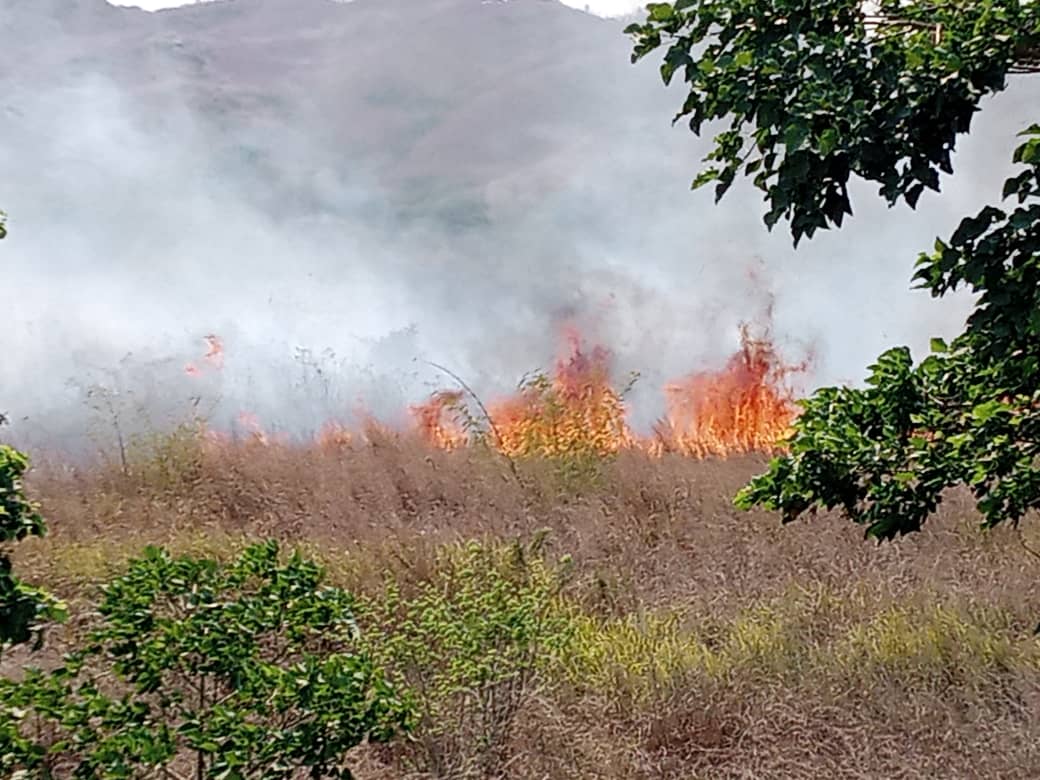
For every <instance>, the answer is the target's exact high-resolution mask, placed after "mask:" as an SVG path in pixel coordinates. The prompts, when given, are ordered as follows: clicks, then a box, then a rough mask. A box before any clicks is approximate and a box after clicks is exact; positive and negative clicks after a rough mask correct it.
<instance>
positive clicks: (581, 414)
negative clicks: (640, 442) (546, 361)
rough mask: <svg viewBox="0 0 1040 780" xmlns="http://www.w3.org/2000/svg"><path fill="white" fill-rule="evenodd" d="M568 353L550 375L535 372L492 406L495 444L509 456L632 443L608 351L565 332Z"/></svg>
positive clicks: (600, 451) (607, 451)
mask: <svg viewBox="0 0 1040 780" xmlns="http://www.w3.org/2000/svg"><path fill="white" fill-rule="evenodd" d="M566 335H567V342H568V346H569V354H568V356H567V357H565V358H561V359H560V360H558V361H557V363H556V370H555V372H554V374H553V376H552V377H551V378H549V377H547V376H544V375H538V376H535V377H534V378H533V379H530V380H528V381H527V382H525V383H524V384H523V385H522V388H521V391H520V393H519V394H518V395H517V396H516V397H514V398H511V399H506V400H504V401H500V402H499V403H497V404H495V405H493V406H492V408H491V419H492V421H493V422H494V424H495V425H494V427H495V431H496V435H497V439H498V447H499V449H500V450H501V451H502V452H503V453H505V454H506V455H510V456H523V455H541V456H549V457H553V456H558V455H566V454H572V455H576V454H580V455H612V454H614V453H616V452H618V451H619V450H621V449H622V448H624V447H626V446H631V444H632V442H633V437H632V434H631V432H630V431H629V430H628V426H627V424H626V422H625V404H624V401H623V400H622V398H621V394H620V393H619V392H618V391H617V390H615V389H614V387H613V386H612V385H611V383H610V353H609V352H608V351H607V350H605V349H603V348H602V347H595V348H593V350H592V352H591V353H586V352H585V351H583V349H582V344H581V338H580V336H579V335H578V334H577V332H575V331H570V332H568V333H567V334H566Z"/></svg>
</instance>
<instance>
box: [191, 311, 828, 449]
mask: <svg viewBox="0 0 1040 780" xmlns="http://www.w3.org/2000/svg"><path fill="white" fill-rule="evenodd" d="M565 335H566V345H567V348H566V350H565V352H564V356H563V357H561V358H560V359H559V360H557V362H556V366H555V370H554V371H553V373H552V374H551V375H546V374H537V375H535V376H534V377H532V378H529V379H526V380H525V381H524V382H522V383H521V386H520V389H519V390H518V392H517V393H516V394H514V395H513V396H511V397H508V398H504V399H500V400H498V401H497V402H495V403H493V404H491V405H490V409H489V410H488V411H487V417H489V418H490V419H484V420H483V421H482V422H483V426H482V427H484V428H486V431H484V433H485V434H486V438H487V441H488V443H490V444H491V445H492V446H495V447H496V448H497V449H498V450H499V451H501V452H502V453H504V454H505V455H508V456H510V457H529V456H536V457H537V456H540V457H558V456H570V455H580V456H584V455H588V456H599V457H604V456H610V455H614V454H617V453H618V452H621V451H623V450H636V451H642V452H644V453H646V454H649V455H654V456H659V455H663V454H664V453H676V454H679V455H683V456H686V457H691V458H706V457H727V456H730V455H737V454H741V453H748V452H772V451H775V450H777V449H779V448H780V447H781V446H782V441H783V440H784V438H785V437H786V436H787V434H788V433H789V431H790V428H791V424H792V422H793V421H794V419H795V416H796V414H797V409H796V406H795V404H794V397H793V394H792V392H791V390H790V389H789V388H788V386H787V379H788V377H789V376H790V375H791V374H792V373H797V372H804V371H805V370H806V369H807V367H808V365H807V361H806V362H805V363H802V364H799V365H788V364H786V363H784V362H783V361H782V360H781V359H780V357H779V355H778V353H777V351H776V349H775V347H774V346H773V344H772V342H771V341H770V340H769V338H768V337H764V338H757V339H756V338H753V337H752V336H751V333H750V330H749V328H747V327H746V326H745V327H742V328H741V332H740V338H741V346H740V349H739V350H738V351H737V352H736V353H735V354H734V355H733V356H732V357H731V358H730V359H729V361H728V362H727V363H726V365H725V366H724V367H723V368H722V369H720V370H717V371H699V372H696V373H693V374H690V375H689V376H687V377H685V378H683V379H680V380H677V381H674V382H671V383H669V384H667V385H666V386H665V388H664V395H665V405H666V413H665V416H664V417H663V418H662V419H660V420H659V421H658V423H657V424H656V425H655V426H654V435H653V436H652V437H650V438H645V437H639V436H637V435H635V434H634V433H633V432H632V430H631V429H630V427H629V425H628V422H627V420H626V412H627V409H626V405H625V402H624V398H623V395H624V394H623V392H621V391H619V390H618V389H617V388H616V387H615V386H614V385H613V384H612V382H611V372H610V368H611V366H610V360H611V355H610V352H609V351H608V350H606V349H604V348H603V347H600V346H595V347H593V348H592V349H591V350H590V351H587V350H586V349H585V348H584V347H583V344H582V339H581V337H580V335H579V334H578V333H577V332H576V331H573V330H572V331H569V332H567V333H566V334H565ZM207 342H208V343H209V346H210V350H209V352H208V353H207V354H206V356H205V360H206V362H207V363H208V364H209V365H210V366H211V367H213V368H216V369H218V370H219V368H220V367H221V366H222V363H223V346H222V344H221V342H220V340H219V339H218V338H217V337H216V336H211V337H208V338H207ZM196 372H197V368H196ZM192 373H194V372H192ZM466 400H467V399H466V395H465V394H464V393H463V392H462V391H458V390H441V391H438V392H436V393H434V394H433V395H431V396H430V398H429V399H428V400H427V401H426V402H424V403H421V404H417V405H415V406H412V407H410V408H409V412H410V413H411V417H412V420H413V426H414V429H415V431H416V432H417V433H418V435H419V436H420V438H421V439H422V440H423V441H424V442H425V443H426V444H428V445H429V446H432V447H435V448H438V449H442V450H455V449H459V448H461V447H464V446H467V445H468V444H470V443H472V441H473V440H474V438H473V437H471V433H474V432H476V431H477V429H478V428H479V427H481V426H480V425H479V424H480V423H481V420H479V419H474V418H473V417H471V416H470V414H469V411H468V409H467V405H466ZM481 413H482V414H484V409H483V407H481ZM359 414H360V416H361V418H362V419H363V420H364V425H363V426H362V431H361V432H360V433H357V434H356V433H355V432H353V431H352V430H350V429H348V428H347V427H345V426H344V425H342V424H340V423H336V422H329V423H326V424H325V425H324V426H323V427H322V429H321V430H320V431H319V432H318V433H317V435H316V436H315V437H314V441H313V444H314V445H315V446H317V447H319V448H320V449H322V450H327V451H334V450H338V449H343V448H349V447H351V446H353V444H354V443H355V442H358V441H360V442H367V443H375V442H377V441H379V440H380V439H386V438H387V437H394V436H396V433H395V432H394V431H392V430H390V429H389V428H387V427H386V426H385V425H382V424H381V423H379V422H378V421H376V420H375V419H374V418H372V417H371V416H370V415H366V414H364V413H363V412H361V413H359ZM238 423H239V426H240V427H241V428H242V429H244V431H245V433H246V434H247V441H248V442H250V443H252V444H258V445H261V446H271V445H273V444H288V440H287V439H286V438H285V437H284V436H277V437H271V436H270V435H269V434H268V433H267V432H265V430H264V429H263V427H262V426H261V424H260V421H259V419H258V418H257V417H256V415H254V414H251V413H248V412H243V413H242V414H241V415H239V418H238ZM210 441H211V443H214V444H215V443H217V442H218V441H219V442H225V443H226V442H227V440H226V439H224V438H220V439H217V438H211V439H210Z"/></svg>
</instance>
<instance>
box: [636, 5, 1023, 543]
mask: <svg viewBox="0 0 1040 780" xmlns="http://www.w3.org/2000/svg"><path fill="white" fill-rule="evenodd" d="M647 10H648V12H649V17H648V19H647V21H646V23H645V24H637V25H632V26H630V27H629V28H628V32H629V33H630V34H632V35H633V36H634V37H635V40H636V46H635V52H634V54H633V60H638V59H639V58H641V57H644V56H646V55H647V54H648V53H650V52H651V51H653V50H655V49H656V48H658V47H659V46H661V45H663V43H664V42H665V41H668V44H669V46H668V49H667V52H666V54H665V58H664V64H663V65H662V66H661V74H662V77H663V78H664V80H665V82H669V81H670V80H671V79H672V77H673V76H674V75H675V73H677V72H679V71H680V70H681V71H682V73H683V75H684V77H685V79H686V81H687V83H688V84H689V86H690V93H689V97H688V98H687V100H686V102H685V103H684V105H683V107H682V109H681V111H680V112H679V114H678V116H677V117H676V119H679V118H682V117H687V116H688V117H689V118H690V119H689V122H690V127H691V129H692V130H693V131H694V132H695V133H700V131H701V128H702V125H703V124H704V123H706V122H709V121H715V120H725V119H728V120H729V126H728V128H727V129H725V130H723V131H722V132H720V133H719V134H718V135H716V136H715V147H714V149H713V151H712V152H711V153H710V154H709V155H708V157H707V158H706V162H708V163H709V164H710V165H709V167H707V168H706V169H705V170H704V171H703V172H702V173H701V174H700V175H699V176H698V177H697V179H696V181H695V182H694V186H700V185H703V184H705V183H707V182H710V181H714V182H716V199H719V198H721V197H723V196H724V194H725V192H726V191H727V189H728V188H729V187H730V185H731V184H732V183H733V181H734V179H735V177H736V175H737V174H738V173H741V172H743V173H744V174H745V175H748V176H753V177H754V184H755V186H756V187H758V188H759V189H760V190H762V191H763V192H764V193H765V200H766V202H767V204H768V210H767V212H766V215H765V222H766V224H767V226H769V227H770V228H772V226H773V225H775V224H776V223H777V222H778V221H779V220H781V219H787V220H789V222H790V229H791V233H792V235H793V237H794V239H795V243H796V244H797V243H798V241H799V239H801V238H802V237H805V236H808V237H810V238H811V237H812V235H813V233H814V232H815V231H816V230H818V229H824V228H828V227H830V226H832V225H834V226H840V225H841V224H842V220H843V218H844V216H846V215H848V214H851V212H852V209H851V204H850V202H849V197H848V189H847V185H848V182H849V180H850V178H851V176H852V175H853V174H855V175H856V176H858V177H860V178H862V179H865V180H868V181H872V182H875V183H877V184H878V185H880V187H879V194H880V196H881V197H883V198H885V199H886V200H887V201H888V203H889V204H890V205H891V204H894V203H895V202H896V201H897V200H899V199H900V198H902V199H903V200H905V201H906V202H907V203H908V204H909V205H910V206H911V207H913V206H914V205H915V204H916V203H917V200H918V198H919V197H920V195H921V193H922V192H923V191H924V189H933V190H938V189H939V174H940V173H943V172H945V173H951V172H952V168H951V153H952V152H953V149H954V146H955V143H956V139H957V136H958V134H960V133H965V132H967V131H968V129H969V127H970V123H971V119H972V117H973V115H974V113H975V112H976V111H977V110H978V109H979V103H980V101H981V100H982V98H983V97H985V96H986V95H987V94H992V93H995V92H999V91H1000V90H1002V89H1004V88H1005V86H1006V84H1007V79H1008V76H1009V74H1012V73H1029V72H1037V71H1040V3H1035V2H1017V1H1015V0H1010V1H1008V0H1004V1H1001V2H997V1H996V0H989V1H988V2H984V3H968V2H958V1H957V0H938V1H937V2H927V3H925V2H903V1H902V0H900V1H899V2H895V1H893V0H883V2H881V3H880V4H879V6H878V10H877V13H876V14H875V15H873V16H868V15H866V14H865V13H864V10H863V6H862V5H861V2H860V0H822V1H821V2H816V1H814V2H799V1H798V0H769V2H764V1H763V0H701V1H699V2H698V1H696V0H678V2H676V3H675V4H674V5H669V4H652V5H649V6H647ZM1022 136H1023V137H1024V138H1025V140H1024V142H1023V143H1022V144H1021V145H1020V146H1019V147H1018V148H1017V149H1016V150H1015V152H1014V157H1013V159H1014V162H1015V163H1018V164H1019V165H1020V166H1021V168H1020V170H1019V172H1018V173H1017V174H1016V175H1015V176H1014V177H1012V178H1011V179H1009V180H1008V181H1007V182H1006V183H1005V185H1004V189H1003V198H1004V200H1005V201H1009V202H1010V203H1011V204H1012V207H1009V208H997V207H995V206H987V207H985V208H984V209H982V210H981V211H980V212H979V213H978V214H977V215H976V216H974V217H968V218H966V219H964V220H963V221H962V222H961V224H960V226H959V227H958V229H957V230H956V231H955V232H954V234H953V236H951V237H950V238H949V239H948V240H946V241H942V240H939V241H936V244H935V247H934V251H933V252H931V253H926V254H922V255H921V256H920V258H919V259H918V262H917V272H916V274H915V276H914V280H915V281H916V282H917V285H918V287H921V288H924V289H927V290H929V291H930V292H931V294H932V296H933V297H942V296H943V295H945V294H946V293H948V292H950V291H952V290H956V289H958V288H962V287H963V288H967V289H969V290H970V291H971V292H973V293H975V294H976V296H977V299H976V300H977V303H976V307H975V310H974V313H973V314H972V316H971V317H970V319H969V320H968V322H967V326H966V329H965V331H964V332H963V333H962V334H961V335H960V336H958V337H957V338H956V339H955V340H954V341H953V342H952V343H951V344H945V343H944V342H942V341H941V340H939V339H935V340H933V343H932V350H933V354H931V355H930V356H928V357H927V358H926V359H925V360H923V361H922V362H920V363H919V364H915V363H914V361H913V360H912V358H911V355H910V351H909V350H908V349H906V348H905V347H898V348H895V349H891V350H889V351H888V352H886V353H884V354H883V355H881V357H880V358H878V360H877V361H876V363H875V364H874V365H873V366H872V367H871V369H870V370H871V374H870V377H869V379H868V380H867V387H866V388H863V389H853V388H834V387H831V388H824V389H821V390H819V391H817V393H816V394H815V395H814V396H813V397H812V398H810V399H808V400H806V401H804V402H803V404H802V405H803V409H804V411H803V412H802V414H801V416H800V417H799V419H798V421H797V422H796V424H795V426H794V432H793V434H792V436H791V437H790V439H789V441H788V444H789V452H788V453H787V454H786V455H784V456H782V457H778V458H775V459H774V460H773V461H772V462H771V464H770V466H769V470H768V471H767V473H765V474H763V475H761V476H760V477H758V478H756V479H754V480H753V481H752V482H751V484H750V485H748V486H747V487H746V488H745V489H744V490H742V491H741V492H740V493H739V494H738V496H737V498H736V503H737V505H738V506H740V507H743V508H750V507H752V506H755V505H761V506H765V507H767V508H771V509H775V510H780V511H781V512H783V516H784V518H785V520H787V521H790V520H793V519H795V518H797V517H799V516H800V515H802V514H803V513H804V512H806V511H809V510H815V509H816V508H819V507H823V508H827V509H833V508H838V509H840V510H842V511H843V512H844V513H845V514H846V515H847V516H848V517H850V518H852V519H853V520H854V521H856V522H858V523H861V524H863V525H864V526H865V527H866V531H867V533H868V534H869V535H872V536H876V537H879V538H890V537H892V536H894V535H896V534H899V533H907V532H910V531H916V530H919V529H920V527H921V524H922V522H923V521H924V520H925V519H926V518H927V517H928V516H929V515H930V514H931V513H932V512H933V511H934V510H935V509H936V507H937V506H938V504H939V503H940V502H941V500H942V495H943V491H944V490H945V489H946V488H949V487H953V486H956V485H967V486H968V488H969V489H970V490H971V492H972V493H973V494H974V496H975V498H976V501H977V505H978V508H979V510H980V511H981V512H982V514H983V516H984V518H985V524H986V525H987V526H993V525H996V524H998V523H1000V522H1002V521H1005V520H1010V521H1012V522H1016V523H1017V521H1018V520H1019V519H1020V518H1021V517H1022V516H1023V515H1024V514H1026V513H1027V512H1028V511H1030V510H1031V509H1036V508H1038V507H1040V125H1033V126H1032V127H1030V128H1029V129H1027V130H1026V131H1024V132H1023V133H1022Z"/></svg>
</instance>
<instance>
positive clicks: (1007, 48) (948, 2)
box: [626, 0, 1040, 244]
mask: <svg viewBox="0 0 1040 780" xmlns="http://www.w3.org/2000/svg"><path fill="white" fill-rule="evenodd" d="M647 9H648V12H649V16H648V18H647V20H646V22H645V23H643V24H633V25H631V26H629V27H628V28H627V30H626V32H628V33H629V34H631V35H633V36H634V38H635V49H634V53H633V55H632V59H633V61H636V60H639V59H641V58H642V57H645V56H646V55H647V54H649V53H651V52H652V51H654V50H656V49H657V48H659V47H661V46H662V45H665V44H667V51H666V52H665V55H664V62H663V64H662V65H661V75H662V78H663V79H664V81H665V82H666V83H670V82H671V81H672V79H673V77H674V76H675V75H676V74H677V73H680V72H681V73H682V77H683V79H684V80H685V81H686V83H687V84H688V85H689V95H688V96H687V98H686V100H685V102H684V103H683V105H682V108H681V109H680V110H679V112H678V113H677V115H676V117H675V121H678V120H680V119H683V118H687V119H688V122H689V126H690V129H691V130H692V131H693V132H694V133H697V134H700V133H701V132H702V129H703V128H704V126H705V125H706V123H710V122H716V121H723V120H725V121H727V122H728V125H727V126H726V127H725V129H723V130H721V131H720V132H719V133H718V134H717V135H715V137H714V149H713V150H712V151H711V153H710V154H708V156H707V157H706V158H705V160H706V162H708V163H709V165H708V166H707V167H706V168H705V169H704V170H703V171H702V172H701V173H700V174H699V175H698V176H697V178H696V179H695V180H694V187H700V186H702V185H705V184H708V183H709V182H715V193H716V200H718V199H720V198H722V197H723V195H724V194H725V193H726V191H727V190H728V189H729V187H730V186H731V185H732V183H733V181H734V180H735V179H736V177H737V175H738V174H740V173H743V174H744V175H745V176H749V177H753V182H754V185H755V186H756V187H757V188H758V189H759V190H761V191H762V192H763V193H764V194H765V201H766V203H767V205H768V208H767V210H766V213H765V223H766V225H767V226H769V227H770V228H772V227H773V225H775V224H776V223H777V222H778V221H780V220H781V219H786V220H789V221H790V227H791V232H792V234H793V236H794V240H795V244H797V243H798V241H799V240H800V239H801V238H802V237H803V236H807V237H810V238H811V237H812V235H813V234H814V232H815V231H816V230H818V229H824V228H828V227H830V226H832V225H834V226H839V227H840V226H841V224H842V221H843V219H844V217H845V216H847V215H850V214H851V213H852V204H851V202H850V199H849V192H848V183H849V180H850V178H851V177H852V176H853V175H855V176H858V177H860V178H862V179H865V180H867V181H869V182H874V183H876V184H877V185H879V193H880V195H881V196H882V197H883V198H885V200H887V201H888V203H889V204H890V205H891V204H894V203H896V202H897V201H898V200H899V199H900V198H902V199H903V200H904V201H906V203H908V204H909V205H910V206H915V205H916V203H917V201H918V198H919V197H920V196H921V194H922V193H923V192H924V190H925V189H931V190H936V191H937V190H938V189H939V181H940V174H941V173H951V172H952V166H951V155H952V153H953V151H954V147H955V145H956V141H957V136H958V134H960V133H966V132H968V130H969V128H970V125H971V120H972V117H973V115H974V114H975V112H976V111H977V110H978V108H979V103H980V101H981V100H982V99H983V98H984V97H985V96H986V95H990V94H993V93H995V92H999V91H1001V90H1003V89H1004V88H1005V86H1006V85H1007V77H1008V74H1009V73H1013V72H1016V71H1019V70H1023V69H1029V68H1031V67H1032V64H1033V62H1034V60H1033V54H1032V53H1033V52H1034V51H1035V50H1036V48H1037V44H1038V42H1040V4H1037V3H1032V2H1017V1H1016V0H1010V1H1009V0H990V1H989V2H984V3H975V2H968V1H967V0H936V1H935V2H927V3H925V2H911V3H904V2H902V0H881V2H880V3H879V11H878V13H877V14H876V15H874V16H868V15H866V14H865V13H864V11H863V2H862V0H677V2H675V3H674V4H668V3H653V4H650V5H648V6H647Z"/></svg>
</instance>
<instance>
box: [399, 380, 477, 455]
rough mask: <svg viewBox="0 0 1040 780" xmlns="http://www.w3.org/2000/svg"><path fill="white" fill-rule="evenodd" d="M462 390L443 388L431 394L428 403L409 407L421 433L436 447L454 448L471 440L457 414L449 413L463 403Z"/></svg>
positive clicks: (443, 448)
mask: <svg viewBox="0 0 1040 780" xmlns="http://www.w3.org/2000/svg"><path fill="white" fill-rule="evenodd" d="M462 400H463V399H462V392H461V391H458V390H441V391H439V392H436V393H434V394H433V395H432V396H430V400H428V401H427V402H426V403H422V404H417V405H416V406H412V407H411V408H409V410H408V411H409V412H411V414H412V417H413V419H414V420H415V424H416V427H417V428H418V431H419V435H420V436H422V438H423V439H424V440H425V441H426V442H427V443H428V444H431V445H433V446H434V447H438V448H440V449H442V450H454V449H457V448H458V447H461V446H463V445H464V444H466V443H467V442H468V440H469V437H467V436H466V432H465V431H464V430H463V429H462V426H461V425H460V424H459V422H458V420H457V419H456V417H455V416H450V417H449V416H448V413H449V412H451V411H453V410H457V409H458V408H459V405H460V404H461V403H462Z"/></svg>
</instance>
